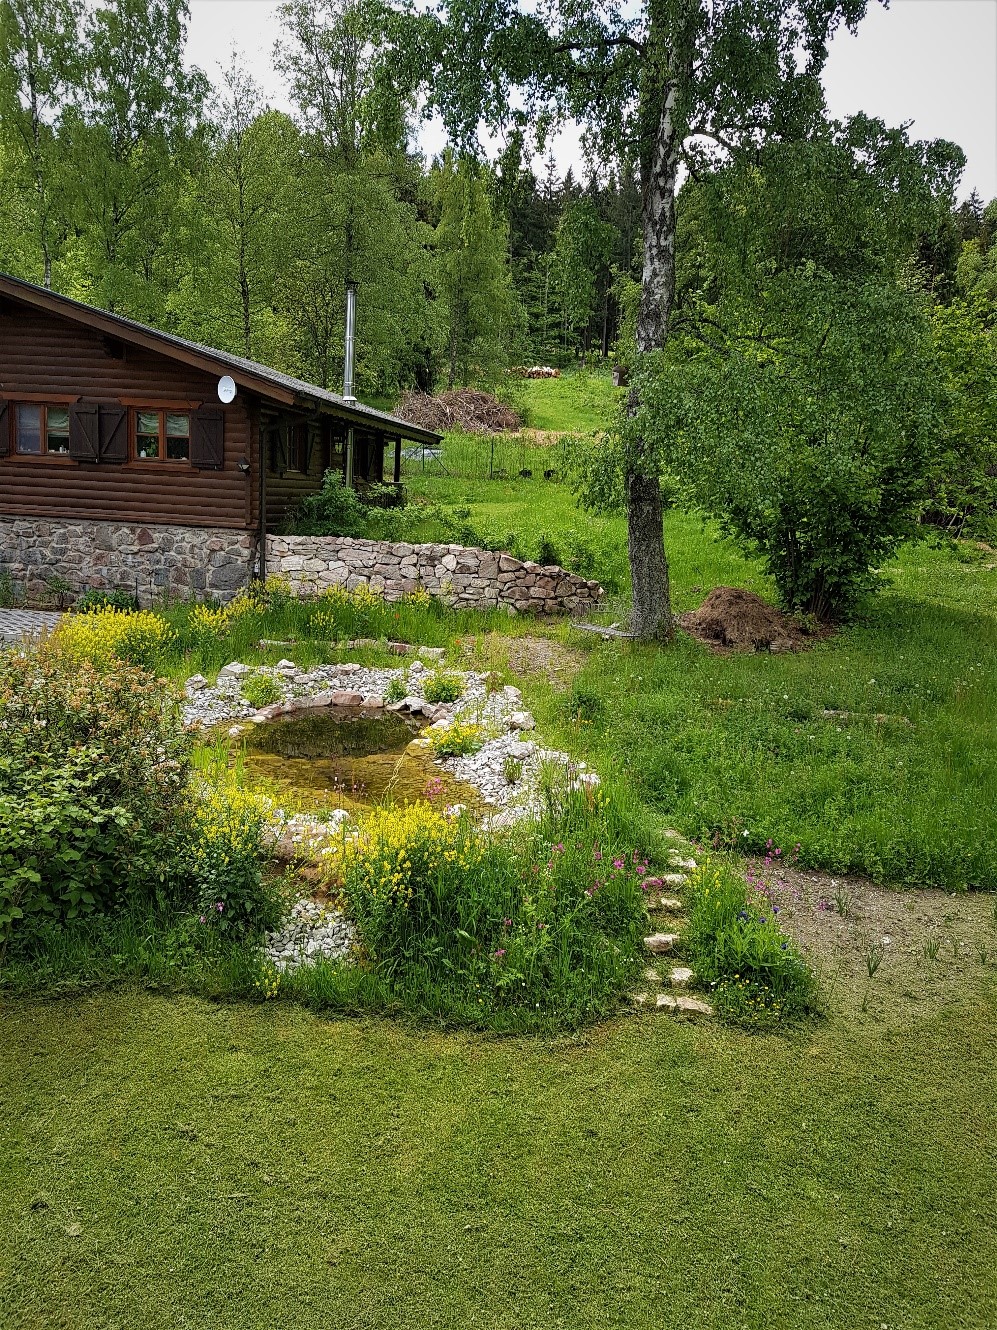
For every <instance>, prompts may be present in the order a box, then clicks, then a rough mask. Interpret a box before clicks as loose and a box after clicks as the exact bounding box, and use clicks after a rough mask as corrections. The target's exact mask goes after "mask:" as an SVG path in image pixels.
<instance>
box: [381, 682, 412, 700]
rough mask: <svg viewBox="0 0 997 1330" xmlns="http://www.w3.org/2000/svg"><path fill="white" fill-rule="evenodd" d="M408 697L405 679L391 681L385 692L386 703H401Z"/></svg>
mask: <svg viewBox="0 0 997 1330" xmlns="http://www.w3.org/2000/svg"><path fill="white" fill-rule="evenodd" d="M407 696H408V689H407V688H406V686H405V680H404V679H398V678H396V679H391V680H390V681H389V683H388V686H387V688H385V690H384V700H385V702H400V701H401V700H402V698H403V697H407Z"/></svg>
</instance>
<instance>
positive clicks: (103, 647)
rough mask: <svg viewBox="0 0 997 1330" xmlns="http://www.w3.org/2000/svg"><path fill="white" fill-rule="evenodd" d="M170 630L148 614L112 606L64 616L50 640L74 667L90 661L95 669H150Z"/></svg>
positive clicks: (165, 642)
mask: <svg viewBox="0 0 997 1330" xmlns="http://www.w3.org/2000/svg"><path fill="white" fill-rule="evenodd" d="M173 636H174V634H173V629H172V628H171V627H170V625H169V624H168V623H166V621H165V620H164V619H161V618H160V617H159V615H158V614H154V613H153V612H152V611H151V610H134V611H129V610H121V609H116V608H114V607H113V606H105V607H104V608H102V609H97V610H93V611H90V612H88V613H85V614H67V615H65V616H64V618H62V619H61V620H60V621H59V624H58V627H57V628H56V630H55V632H54V633H53V635H52V638H51V639H50V642H51V648H52V650H54V651H57V652H58V653H59V654H60V655H62V656H63V657H64V658H65V659H66V660H69V661H71V662H73V663H75V664H81V663H82V662H84V661H89V662H90V664H91V665H93V666H95V667H96V668H97V669H100V670H106V669H110V668H112V667H113V666H114V665H115V664H117V663H119V662H121V661H128V662H129V663H131V664H133V665H145V666H149V665H151V664H153V663H154V662H155V660H156V658H157V656H159V654H160V653H161V652H163V651H164V650H166V649H167V648H168V647H169V645H170V643H171V642H172V640H173Z"/></svg>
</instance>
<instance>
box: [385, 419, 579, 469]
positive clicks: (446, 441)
mask: <svg viewBox="0 0 997 1330" xmlns="http://www.w3.org/2000/svg"><path fill="white" fill-rule="evenodd" d="M571 443H572V439H571V436H570V435H564V434H553V433H550V434H547V433H544V432H542V431H540V430H534V431H524V432H523V433H521V434H446V435H444V437H443V442H442V443H441V444H440V445H439V447H436V448H424V447H422V446H421V445H419V444H412V445H409V446H407V447H405V448H403V449H402V476H403V477H404V476H417V475H427V476H430V475H435V476H455V477H457V478H459V479H461V480H515V479H517V478H521V479H523V480H548V481H563V480H564V479H566V477H567V472H568V463H569V460H570V454H571Z"/></svg>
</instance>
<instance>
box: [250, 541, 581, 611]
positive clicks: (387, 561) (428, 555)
mask: <svg viewBox="0 0 997 1330" xmlns="http://www.w3.org/2000/svg"><path fill="white" fill-rule="evenodd" d="M267 572H268V573H269V574H271V575H276V574H279V575H281V576H283V577H286V578H287V579H288V580H289V581H290V583H291V586H292V588H293V590H294V591H295V593H296V594H297V595H317V594H318V593H320V592H322V591H324V590H326V589H327V588H328V587H332V586H342V587H346V588H347V590H351V591H352V590H353V589H354V588H356V587H359V586H369V587H370V588H371V590H373V591H378V592H380V593H381V594H382V595H383V596H384V597H385V599H386V600H399V599H400V598H401V597H402V596H405V595H410V594H411V593H412V592H414V591H419V590H424V591H428V592H429V594H430V595H431V596H435V597H437V598H438V599H440V600H443V601H445V602H446V603H447V604H449V605H454V606H458V607H461V608H464V609H508V610H509V611H510V612H512V611H514V612H516V613H518V614H585V613H587V612H590V611H592V610H595V609H598V608H599V605H600V602H601V601H602V599H603V597H604V595H605V592H604V591H603V589H602V587H601V586H600V585H599V583H598V582H590V581H587V580H586V579H585V578H584V577H579V576H578V574H577V573H569V572H568V571H566V569H564V568H559V567H557V566H556V565H540V564H537V563H529V562H526V561H524V560H522V559H514V558H513V557H512V555H511V554H499V553H496V552H495V551H494V550H479V549H473V548H470V547H468V546H465V545H409V544H405V543H403V542H397V543H396V542H390V541H379V540H353V539H351V538H350V537H348V536H268V537H267Z"/></svg>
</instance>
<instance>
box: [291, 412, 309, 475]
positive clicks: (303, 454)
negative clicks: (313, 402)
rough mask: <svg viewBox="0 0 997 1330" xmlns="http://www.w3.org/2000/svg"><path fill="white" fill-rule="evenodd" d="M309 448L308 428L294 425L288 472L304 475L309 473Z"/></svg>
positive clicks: (303, 425) (301, 424)
mask: <svg viewBox="0 0 997 1330" xmlns="http://www.w3.org/2000/svg"><path fill="white" fill-rule="evenodd" d="M308 453H309V448H308V426H307V425H306V424H304V423H299V424H297V425H294V426H293V427H292V429H291V448H290V457H289V459H288V470H290V471H300V472H302V473H303V474H307V472H308V462H309V456H308Z"/></svg>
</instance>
